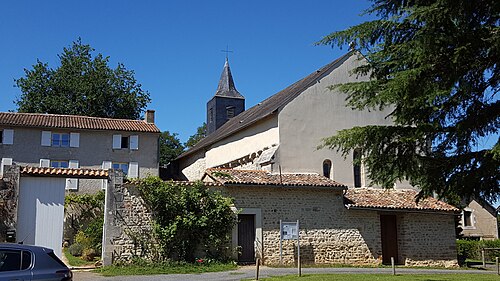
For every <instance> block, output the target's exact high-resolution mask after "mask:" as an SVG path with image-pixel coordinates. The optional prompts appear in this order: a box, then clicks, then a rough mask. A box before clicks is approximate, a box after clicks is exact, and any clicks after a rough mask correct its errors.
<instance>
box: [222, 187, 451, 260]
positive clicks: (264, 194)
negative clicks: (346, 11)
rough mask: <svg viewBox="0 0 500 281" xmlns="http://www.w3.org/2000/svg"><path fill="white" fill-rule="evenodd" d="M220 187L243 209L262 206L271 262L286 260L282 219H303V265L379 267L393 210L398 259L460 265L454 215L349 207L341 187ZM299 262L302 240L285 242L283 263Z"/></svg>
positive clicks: (265, 257)
mask: <svg viewBox="0 0 500 281" xmlns="http://www.w3.org/2000/svg"><path fill="white" fill-rule="evenodd" d="M220 190H221V191H222V193H223V194H225V195H226V196H231V197H233V198H234V199H235V207H236V208H237V209H238V210H243V209H245V208H252V209H260V210H261V214H262V215H261V217H262V240H263V241H261V242H262V247H263V249H262V253H263V254H262V257H260V258H261V259H262V261H263V263H264V264H267V265H276V264H279V261H280V251H279V221H280V219H281V220H283V221H296V220H299V221H300V246H301V261H302V262H303V263H311V264H312V263H314V264H351V265H368V264H373V265H378V264H380V263H381V262H382V245H381V229H380V214H387V213H389V214H396V215H397V218H398V219H397V221H398V241H397V243H398V249H399V257H398V260H399V261H401V263H402V264H405V265H408V266H424V265H425V266H445V267H456V266H458V263H457V258H456V247H455V233H454V218H453V216H452V215H443V214H439V213H432V212H429V213H409V212H401V211H400V212H383V213H381V212H379V211H374V210H349V209H346V208H345V207H344V204H343V196H342V193H341V191H333V190H325V189H313V188H304V187H297V188H281V187H262V186H255V187H223V188H220ZM257 239H259V238H257ZM257 244H259V243H257ZM256 252H260V251H256ZM296 260H297V252H296V241H284V243H283V256H282V262H283V263H284V264H293V263H295V262H296Z"/></svg>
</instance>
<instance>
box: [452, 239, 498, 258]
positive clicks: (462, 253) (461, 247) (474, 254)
mask: <svg viewBox="0 0 500 281" xmlns="http://www.w3.org/2000/svg"><path fill="white" fill-rule="evenodd" d="M483 248H500V239H496V240H480V241H474V240H457V253H458V256H459V258H460V257H462V258H465V259H471V260H481V250H482V249H483ZM495 257H500V250H497V251H492V250H488V251H486V252H485V259H486V260H487V261H494V260H495Z"/></svg>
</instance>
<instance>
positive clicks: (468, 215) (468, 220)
mask: <svg viewBox="0 0 500 281" xmlns="http://www.w3.org/2000/svg"><path fill="white" fill-rule="evenodd" d="M462 225H463V227H464V228H473V227H474V217H473V215H472V210H471V209H465V210H464V211H463V212H462Z"/></svg>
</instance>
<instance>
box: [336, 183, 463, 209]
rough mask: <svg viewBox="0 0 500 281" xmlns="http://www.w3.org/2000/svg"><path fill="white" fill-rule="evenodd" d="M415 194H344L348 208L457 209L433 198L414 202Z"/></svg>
mask: <svg viewBox="0 0 500 281" xmlns="http://www.w3.org/2000/svg"><path fill="white" fill-rule="evenodd" d="M417 194H418V193H417V192H416V191H415V190H410V189H405V190H401V189H375V188H349V189H348V190H347V192H346V194H345V204H346V206H347V207H348V208H368V209H388V210H416V211H445V212H457V211H458V209H457V208H455V207H453V206H451V205H449V204H447V203H445V202H443V201H439V200H437V199H435V198H432V197H428V198H425V199H421V200H420V201H419V202H418V203H416V202H415V199H416V196H417Z"/></svg>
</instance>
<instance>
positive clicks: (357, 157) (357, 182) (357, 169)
mask: <svg viewBox="0 0 500 281" xmlns="http://www.w3.org/2000/svg"><path fill="white" fill-rule="evenodd" d="M352 162H353V172H354V187H361V150H360V149H355V150H354V152H353V154H352Z"/></svg>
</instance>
